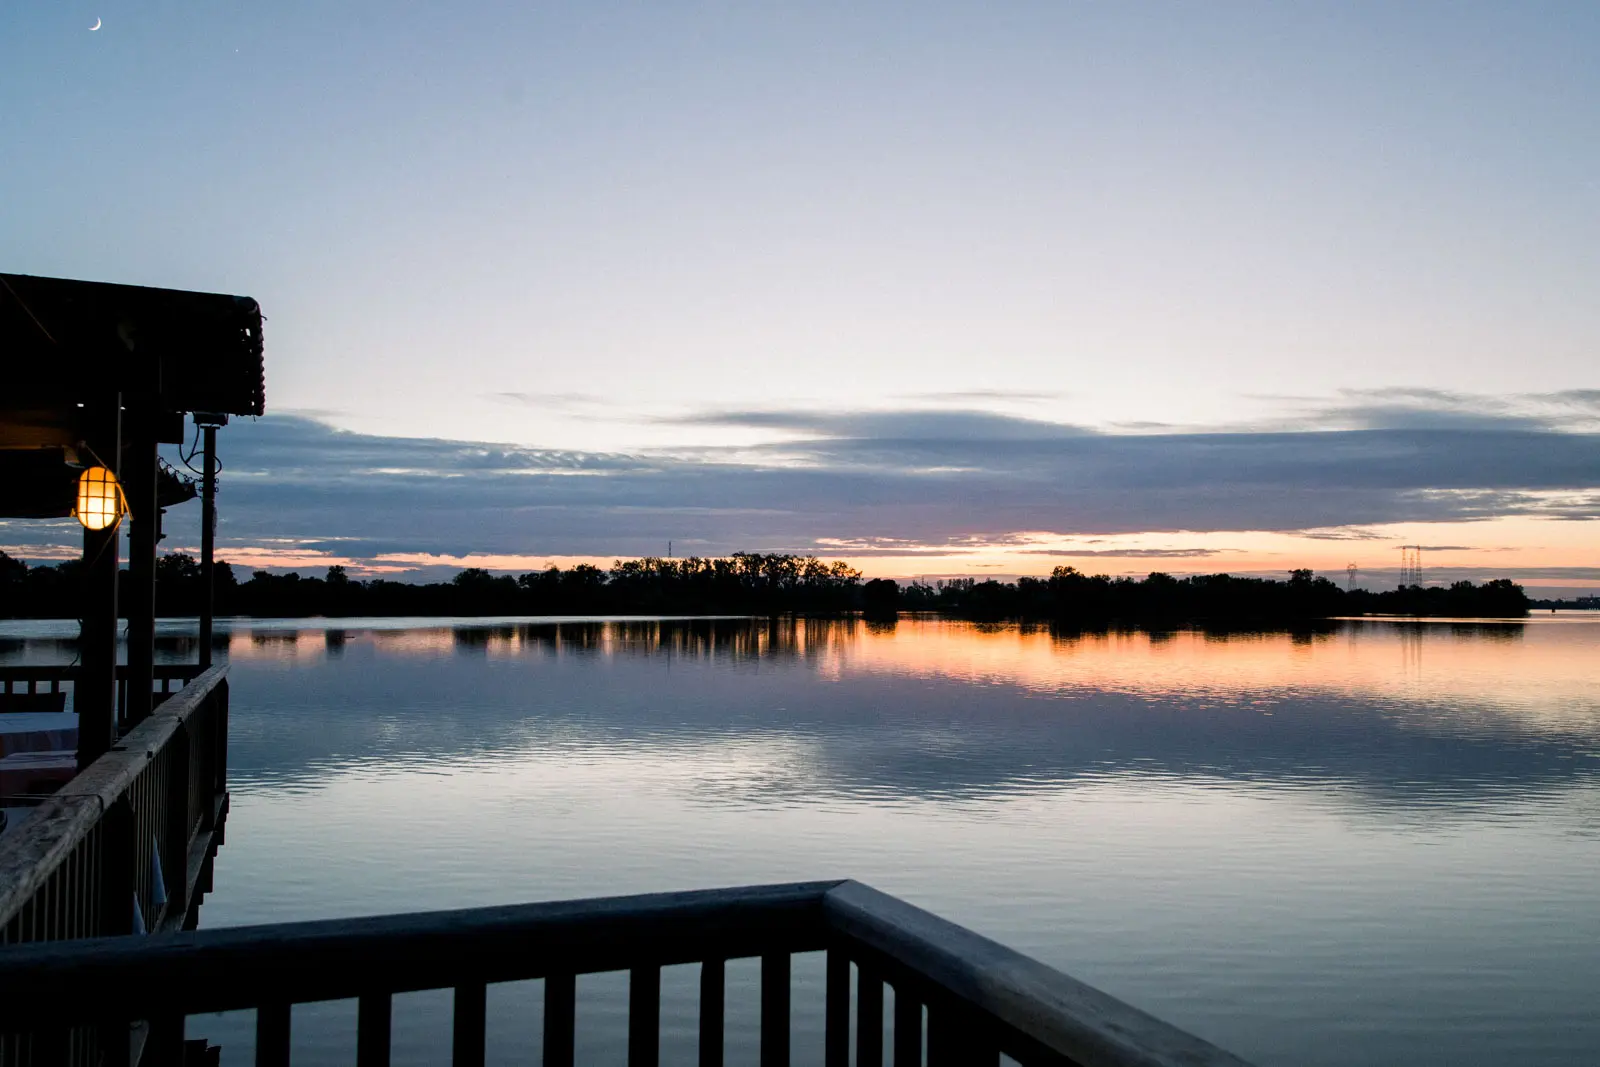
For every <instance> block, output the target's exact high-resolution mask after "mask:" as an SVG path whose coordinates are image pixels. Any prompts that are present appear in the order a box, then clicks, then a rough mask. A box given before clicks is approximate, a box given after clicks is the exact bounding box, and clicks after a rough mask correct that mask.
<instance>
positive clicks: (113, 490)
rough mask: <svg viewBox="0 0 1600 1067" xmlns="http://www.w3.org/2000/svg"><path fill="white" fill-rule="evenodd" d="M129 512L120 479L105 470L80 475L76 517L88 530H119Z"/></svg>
mask: <svg viewBox="0 0 1600 1067" xmlns="http://www.w3.org/2000/svg"><path fill="white" fill-rule="evenodd" d="M127 510H128V502H127V500H126V499H125V498H124V497H123V495H122V485H121V484H120V483H119V482H118V481H117V476H116V475H115V474H112V473H111V472H110V471H108V470H106V469H105V468H104V467H90V468H89V469H88V470H86V471H84V472H83V473H82V474H80V475H78V505H77V507H75V508H73V509H72V515H73V517H74V518H75V519H77V520H78V521H79V522H81V523H83V525H84V527H85V528H86V529H90V530H104V529H105V528H106V527H108V526H115V525H116V524H117V522H118V520H120V519H121V518H122V516H123V515H124V514H125V513H126V512H127Z"/></svg>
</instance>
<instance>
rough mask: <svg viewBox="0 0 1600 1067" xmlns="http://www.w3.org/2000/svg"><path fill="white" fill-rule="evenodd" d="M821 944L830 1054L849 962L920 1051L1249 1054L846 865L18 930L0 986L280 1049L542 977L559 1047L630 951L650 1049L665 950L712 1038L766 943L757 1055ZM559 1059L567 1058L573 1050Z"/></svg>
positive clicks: (78, 1007) (41, 1018) (943, 1054)
mask: <svg viewBox="0 0 1600 1067" xmlns="http://www.w3.org/2000/svg"><path fill="white" fill-rule="evenodd" d="M824 948H825V949H827V951H828V955H829V960H828V976H829V980H828V992H827V1027H828V1035H827V1049H828V1056H827V1062H828V1063H829V1064H830V1065H834V1064H842V1063H845V1062H847V1060H848V1056H847V1053H848V1034H849V1029H850V1027H849V989H850V981H849V970H850V965H851V963H852V962H853V963H855V964H856V965H857V966H858V968H859V971H860V982H859V987H860V989H859V995H860V998H861V999H860V1005H861V1008H860V1011H859V1013H858V1016H857V1021H858V1031H859V1032H860V1033H863V1034H873V1033H876V1034H878V1035H879V1036H880V1037H881V1034H882V996H881V990H882V981H883V980H884V979H887V980H888V982H889V983H890V984H891V985H893V986H894V987H895V1012H894V1015H895V1020H894V1033H895V1041H896V1047H897V1049H900V1050H902V1051H903V1052H904V1053H906V1054H910V1053H912V1052H917V1053H918V1056H919V1057H920V1051H919V1050H920V1047H921V1044H920V1043H921V1041H922V1032H923V1028H922V1012H923V1007H924V1005H926V1006H927V1010H928V1012H929V1020H928V1030H927V1034H928V1041H929V1049H928V1051H929V1054H930V1057H933V1058H932V1059H930V1062H941V1063H963V1064H965V1063H969V1062H971V1063H977V1062H985V1063H989V1062H996V1061H997V1058H998V1055H999V1052H1000V1051H1002V1050H1003V1051H1005V1052H1006V1053H1007V1054H1009V1055H1012V1056H1013V1057H1015V1058H1017V1059H1018V1060H1020V1061H1021V1062H1022V1063H1025V1064H1035V1063H1040V1064H1042V1063H1051V1064H1077V1065H1079V1067H1247V1065H1246V1064H1245V1063H1244V1061H1242V1060H1240V1059H1238V1058H1237V1057H1235V1056H1233V1055H1231V1054H1229V1053H1227V1052H1224V1051H1222V1050H1221V1049H1218V1048H1216V1047H1215V1046H1213V1045H1211V1044H1208V1043H1207V1042H1205V1041H1202V1040H1201V1039H1199V1038H1197V1037H1194V1036H1193V1035H1190V1034H1188V1033H1185V1032H1183V1031H1181V1030H1179V1029H1177V1028H1175V1027H1173V1026H1170V1025H1168V1024H1167V1023H1164V1022H1162V1021H1161V1020H1159V1019H1156V1018H1154V1017H1153V1016H1150V1015H1148V1014H1146V1013H1144V1012H1142V1011H1139V1010H1138V1009H1136V1008H1133V1007H1131V1006H1129V1005H1127V1004H1124V1003H1123V1002H1121V1001H1119V1000H1117V999H1115V998H1113V997H1111V996H1108V995H1107V994H1105V993H1102V992H1100V991H1099V990H1097V989H1093V988H1091V987H1090V986H1087V985H1084V984H1083V983H1081V982H1077V981H1075V980H1073V979H1071V978H1069V977H1067V976H1066V975H1064V974H1061V973H1060V972H1059V971H1056V970H1054V969H1053V968H1050V967H1047V966H1045V965H1044V964H1042V963H1039V962H1037V961H1036V960H1032V959H1030V958H1028V957H1026V956H1023V955H1021V954H1020V953H1017V952H1014V951H1012V950H1010V949H1008V948H1006V947H1005V946H1003V945H1000V944H997V943H996V942H994V941H990V940H989V939H987V938H984V937H981V936H979V935H978V934H975V933H973V932H972V931H970V930H966V929H964V928H962V927H960V926H957V925H955V924H954V923H950V922H947V921H945V920H943V919H940V918H938V917H937V916H935V915H932V914H930V913H928V912H926V911H923V910H922V909H920V908H917V907H914V906H912V905H910V904H907V903H905V902H904V901H900V900H897V899H895V898H893V897H890V896H887V895H885V894H883V893H880V892H878V891H876V890H874V889H871V888H869V887H867V886H864V885H861V884H860V883H857V882H850V881H844V882H807V883H795V884H787V885H769V886H753V887H747V888H740V889H719V890H703V891H698V892H687V893H658V894H651V895H647V896H633V897H611V898H604V899H595V900H576V901H563V902H557V903H544V904H521V905H512V906H506V907H495V908H475V909H470V910H463V911H443V912H426V913H419V914H411V915H390V916H378V917H371V918H359V919H338V920H327V921H321V922H309V923H286V924H278V925H269V926H253V927H237V928H232V929H221V930H208V931H191V932H184V933H176V934H168V935H161V936H155V937H148V938H102V939H95V940H87V941H70V942H51V943H39V944H27V945H19V946H17V947H15V948H9V949H5V950H0V1005H4V1007H5V1009H6V1011H7V1012H8V1014H9V1015H10V1017H11V1018H13V1019H17V1020H26V1022H27V1025H28V1027H29V1028H30V1029H41V1028H49V1027H55V1028H62V1027H69V1026H83V1025H88V1024H95V1023H104V1022H108V1021H112V1020H116V1019H129V1018H158V1017H159V1018H169V1017H174V1016H182V1015H189V1014H197V1013H202V1012H217V1011H233V1010H241V1009H251V1008H254V1009H257V1010H258V1026H259V1027H265V1029H264V1030H263V1031H262V1033H264V1034H265V1035H266V1038H264V1039H268V1040H272V1041H274V1042H279V1043H282V1044H283V1045H284V1047H285V1049H286V1048H287V1035H288V1025H289V1024H288V1019H289V1005H291V1004H294V1003H301V1002H307V1001H318V1000H340V999H347V998H359V1000H360V1002H361V1024H360V1030H361V1034H362V1041H363V1043H364V1044H363V1047H364V1048H366V1049H368V1050H369V1051H371V1050H375V1049H378V1048H382V1049H383V1050H384V1051H385V1052H387V1047H388V1046H387V1042H388V1038H387V1034H388V1025H389V1019H390V1016H389V1014H388V1011H389V997H390V996H392V995H393V994H395V993H400V992H409V991H413V990H420V989H449V988H453V989H455V991H456V1023H455V1025H456V1041H457V1050H458V1054H459V1053H460V1051H461V1050H462V1049H466V1050H468V1052H469V1053H475V1051H476V1050H477V1049H478V1048H479V1044H480V1043H481V1040H482V1028H483V1019H482V990H483V987H484V985H485V983H489V982H502V981H518V980H523V979H530V978H545V979H546V980H547V988H546V1004H547V1011H550V1010H555V1011H556V1013H557V1014H556V1021H557V1022H558V1023H559V1024H560V1025H559V1026H557V1027H555V1028H553V1029H550V1030H549V1031H548V1032H547V1049H548V1048H549V1047H551V1046H550V1042H551V1041H552V1040H553V1042H554V1047H555V1048H556V1049H557V1050H558V1051H560V1050H564V1049H567V1048H569V1047H570V1035H569V1034H568V1030H569V1028H570V1025H571V980H572V977H573V976H574V975H577V974H585V973H591V972H596V971H622V970H627V971H630V972H631V978H630V1023H629V1032H630V1035H632V1036H631V1037H630V1042H633V1041H639V1042H643V1043H645V1044H644V1046H642V1047H645V1048H646V1049H648V1048H649V1047H653V1046H652V1045H650V1042H651V1040H652V1038H653V1036H654V1029H655V1027H657V1026H658V1025H659V1021H658V1011H659V986H658V984H657V983H658V982H659V974H660V968H661V967H662V966H664V965H670V964H676V963H693V962H702V963H703V964H704V969H703V974H702V981H701V987H702V1006H701V1012H702V1015H701V1018H702V1026H706V1025H710V1026H711V1027H712V1028H713V1030H714V1033H713V1034H712V1035H711V1036H712V1038H713V1040H716V1035H717V1034H720V1032H721V1018H722V1016H721V1003H722V1002H721V998H720V989H721V983H722V976H723V974H724V971H723V961H725V960H727V959H733V958H741V957H760V958H761V959H762V999H761V1003H762V1048H763V1063H779V1062H787V1049H788V1036H787V1035H788V1025H789V1018H788V1016H789V992H788V990H789V985H790V982H789V962H788V961H789V957H790V956H791V955H792V954H793V953H796V952H806V951H814V950H818V949H824ZM708 988H709V989H710V990H711V996H709V997H708V995H707V989H708ZM551 1005H555V1006H556V1008H555V1009H551V1007H550V1006H551ZM708 1005H709V1007H710V1010H709V1011H708V1010H707V1009H708ZM708 1019H709V1020H710V1022H709V1024H708V1023H707V1022H706V1020H708ZM549 1026H552V1024H551V1023H550V1022H549V1021H548V1020H547V1027H549ZM863 1040H864V1041H866V1042H867V1044H868V1045H870V1044H871V1042H870V1040H868V1039H866V1038H863ZM717 1046H718V1047H719V1048H720V1041H717ZM274 1047H277V1046H276V1045H274ZM967 1053H971V1055H970V1056H969V1055H967ZM285 1058H286V1057H285ZM468 1058H469V1059H472V1060H473V1062H476V1058H475V1055H469V1056H468ZM385 1059H386V1057H376V1056H375V1060H374V1061H375V1062H384V1061H385ZM558 1059H560V1060H561V1061H562V1062H569V1061H568V1060H567V1053H565V1052H562V1053H561V1055H559V1056H558ZM630 1059H631V1056H630ZM716 1059H718V1060H720V1056H719V1057H716ZM651 1060H652V1056H650V1055H649V1054H648V1053H646V1054H643V1055H642V1056H641V1061H643V1062H650V1061H651ZM864 1062H865V1061H864ZM897 1062H898V1054H897Z"/></svg>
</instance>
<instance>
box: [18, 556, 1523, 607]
mask: <svg viewBox="0 0 1600 1067" xmlns="http://www.w3.org/2000/svg"><path fill="white" fill-rule="evenodd" d="M79 572H80V565H79V564H78V563H77V562H76V561H73V562H67V563H63V564H60V565H59V566H55V567H48V566H43V567H27V566H25V565H24V564H22V563H20V562H18V561H16V560H12V559H10V558H9V557H7V556H5V555H4V553H0V616H9V617H18V618H28V617H33V618H72V617H75V616H76V614H77V610H78V609H77V600H78V581H79ZM156 579H157V584H156V604H157V610H158V611H159V612H160V613H161V614H163V615H194V614H197V613H198V612H199V608H200V603H201V596H202V584H201V578H200V567H199V564H198V563H197V562H196V561H195V560H194V558H193V557H190V556H186V555H181V554H174V555H169V556H163V557H162V558H161V559H160V560H159V561H158V562H157V567H156ZM1528 605H1529V600H1528V598H1527V596H1526V595H1524V593H1523V591H1522V587H1521V586H1519V585H1516V584H1515V583H1513V582H1510V581H1508V580H1505V579H1497V580H1495V581H1491V582H1485V583H1483V584H1482V585H1475V584H1473V583H1472V582H1456V583H1455V584H1454V585H1451V586H1449V587H1448V588H1446V587H1421V586H1409V587H1406V588H1402V589H1397V590H1391V591H1388V592H1369V591H1367V590H1362V589H1357V590H1353V591H1346V590H1345V589H1342V588H1340V587H1339V586H1338V585H1336V584H1335V583H1333V582H1331V581H1329V580H1328V579H1326V578H1318V577H1316V576H1315V575H1314V574H1313V573H1312V572H1311V571H1309V570H1296V571H1291V572H1290V574H1289V578H1288V580H1287V581H1277V580H1274V579H1270V578H1241V577H1235V576H1233V575H1227V574H1206V575H1193V576H1190V577H1186V578H1177V577H1173V576H1172V575H1169V574H1151V575H1149V576H1147V577H1145V578H1141V579H1135V578H1111V577H1108V576H1106V575H1088V574H1083V573H1081V572H1079V571H1078V570H1076V569H1074V568H1072V567H1057V568H1056V569H1055V571H1053V572H1052V573H1051V575H1050V576H1049V577H1048V578H1019V579H1018V580H1017V581H1015V582H998V581H982V582H980V581H977V580H976V579H972V578H958V579H953V580H950V581H942V582H936V583H933V584H926V583H920V582H913V583H911V584H909V585H905V586H901V585H900V584H899V583H897V582H894V581H891V580H889V579H886V578H878V579H874V580H872V581H869V582H865V583H863V582H862V580H861V572H860V571H857V570H855V569H854V568H853V567H850V566H848V565H846V564H844V563H840V562H834V563H825V562H823V561H822V560H819V559H816V558H814V557H810V556H791V555H776V554H774V555H760V554H755V553H738V554H735V555H733V556H729V557H727V558H722V559H700V558H690V559H658V558H647V559H635V560H619V561H617V562H616V563H615V564H613V565H612V566H611V568H610V569H609V570H601V569H600V568H598V567H593V566H589V565H586V564H580V565H578V566H576V567H572V568H569V569H567V570H562V569H561V568H559V567H551V568H549V569H548V570H543V571H531V572H529V573H527V574H523V575H520V576H516V577H513V576H511V575H495V574H491V573H489V572H488V571H485V570H478V569H472V570H465V571H462V572H461V573H459V574H457V575H456V576H455V578H454V579H452V580H451V581H449V582H437V583H433V584H422V583H412V582H395V581H389V580H386V579H381V578H374V579H370V580H366V581H361V580H357V579H354V578H351V577H350V576H349V575H348V574H347V573H346V572H345V570H344V568H342V567H330V568H329V569H328V572H327V575H326V577H323V578H306V577H302V576H300V575H298V574H294V573H286V574H270V573H268V572H266V571H256V572H255V574H254V575H252V576H251V578H250V580H249V581H246V582H236V581H235V580H234V575H233V571H232V569H231V568H229V567H228V566H226V565H219V566H218V567H217V582H216V612H217V614H218V615H252V616H256V617H279V618H296V617H305V616H315V615H323V616H331V617H341V616H361V615H379V616H383V615H387V616H395V615H467V616H471V615H720V614H730V615H731V614H740V615H777V614H789V613H810V614H829V613H838V612H846V611H863V612H865V613H866V614H867V615H869V616H888V615H891V614H893V613H894V612H897V611H937V612H940V613H943V614H947V615H951V616H956V617H960V618H970V619H1041V620H1043V619H1051V620H1061V621H1067V622H1077V623H1086V624H1101V623H1111V622H1133V623H1138V622H1160V623H1175V622H1185V621H1189V620H1215V621H1221V622H1240V623H1256V622H1275V621H1293V620H1303V619H1325V618H1330V617H1332V616H1337V615H1365V614H1384V615H1433V616H1444V617H1456V618H1471V617H1484V618H1505V617H1508V616H1521V615H1526V614H1527V612H1528Z"/></svg>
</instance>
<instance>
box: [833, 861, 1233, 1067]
mask: <svg viewBox="0 0 1600 1067" xmlns="http://www.w3.org/2000/svg"><path fill="white" fill-rule="evenodd" d="M825 907H826V910H827V913H828V920H829V924H830V926H831V928H832V929H833V930H834V931H835V932H836V933H837V934H838V935H840V936H844V937H846V938H848V939H849V940H850V942H852V943H853V946H854V947H855V949H859V950H865V951H867V952H869V953H879V954H881V955H882V956H883V957H885V958H886V959H888V960H892V961H894V962H895V963H896V964H898V965H899V966H901V967H903V968H905V969H907V970H909V971H911V972H913V973H915V974H917V975H918V976H920V978H921V980H922V981H924V982H925V983H927V984H928V985H929V986H931V987H933V988H935V989H937V990H938V991H940V992H941V993H944V994H947V995H949V996H950V997H952V998H953V999H955V1000H957V1001H959V1002H962V1003H964V1004H966V1005H968V1006H969V1007H971V1008H973V1009H974V1010H976V1011H978V1012H980V1013H982V1014H984V1015H986V1016H988V1017H990V1018H992V1019H994V1020H995V1021H996V1023H997V1024H999V1025H1000V1026H1002V1027H1004V1028H1005V1029H1006V1031H1007V1032H1008V1034H1014V1035H1015V1036H1017V1037H1019V1038H1021V1039H1023V1041H1024V1042H1025V1043H1034V1044H1037V1046H1038V1047H1039V1048H1041V1049H1044V1050H1048V1051H1049V1052H1051V1053H1053V1054H1054V1055H1056V1056H1059V1057H1062V1058H1065V1059H1067V1060H1070V1061H1073V1062H1075V1063H1079V1064H1082V1065H1084V1067H1179V1065H1181V1067H1243V1065H1244V1061H1243V1060H1241V1059H1239V1058H1238V1057H1236V1056H1234V1055H1232V1054H1230V1053H1228V1052H1224V1051H1223V1050H1222V1049H1220V1048H1217V1047H1216V1046H1215V1045H1212V1044H1210V1043H1209V1042H1207V1041H1204V1040H1202V1039H1200V1038H1198V1037H1195V1036H1194V1035H1192V1034H1188V1033H1185V1032H1184V1031H1182V1030H1179V1029H1178V1028H1177V1027H1175V1026H1171V1025H1170V1024H1168V1023H1164V1022H1162V1021H1161V1020H1160V1019H1157V1018H1155V1017H1154V1016H1152V1015H1148V1014H1146V1013H1145V1012H1142V1011H1140V1010H1138V1009H1137V1008H1134V1007H1132V1006H1130V1005H1128V1004H1125V1003H1123V1002H1122V1001H1120V1000H1117V999H1116V998H1115V997H1112V996H1110V995H1108V994H1106V993H1102V992H1101V991H1100V990H1098V989H1095V988H1093V987H1091V986H1088V985H1085V984H1084V983H1082V982H1079V981H1077V980H1075V979H1073V978H1069V977H1068V976H1066V975H1064V974H1062V973H1061V972H1060V971H1057V970H1055V969H1054V968H1052V967H1047V966H1045V965H1044V964H1042V963H1040V962H1038V961H1037V960H1034V959H1030V958H1029V957H1027V956H1024V955H1022V954H1021V953H1019V952H1015V951H1013V950H1011V949H1009V948H1006V947H1005V946H1004V945H1001V944H999V943H998V942H995V941H991V940H989V939H988V938H986V937H982V936H980V935H978V934H975V933H973V932H972V931H971V930H967V929H965V928H963V927H960V926H957V925H956V924H955V923H952V922H947V921H946V920H944V919H941V918H939V917H938V916H936V915H933V914H931V913H929V912H926V911H923V910H922V909H921V908H918V907H915V906H913V905H911V904H907V903H906V902H904V901H902V900H896V899H895V898H894V897H891V896H888V895H887V894H884V893H880V892H878V891H877V890H875V889H871V888H869V887H867V886H864V885H861V884H860V883H858V882H845V883H842V884H841V885H839V886H837V887H835V888H833V889H831V890H829V891H828V894H827V900H826V904H825ZM857 958H858V959H860V958H861V957H860V956H859V955H858V956H857ZM1010 1041H1011V1037H1010V1036H1007V1034H1002V1048H1003V1049H1004V1050H1005V1051H1007V1052H1010V1051H1011V1048H1010Z"/></svg>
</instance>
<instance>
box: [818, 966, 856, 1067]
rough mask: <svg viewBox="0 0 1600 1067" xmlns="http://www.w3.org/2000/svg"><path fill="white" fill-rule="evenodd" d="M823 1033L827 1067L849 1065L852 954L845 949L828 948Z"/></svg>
mask: <svg viewBox="0 0 1600 1067" xmlns="http://www.w3.org/2000/svg"><path fill="white" fill-rule="evenodd" d="M826 998H827V999H826V1002H825V1006H824V1010H825V1011H826V1013H827V1015H826V1021H825V1023H824V1026H825V1033H824V1037H823V1062H824V1064H825V1067H850V957H849V956H847V955H846V954H845V951H844V949H842V948H839V947H838V946H834V947H832V948H830V949H828V985H827V994H826Z"/></svg>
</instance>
